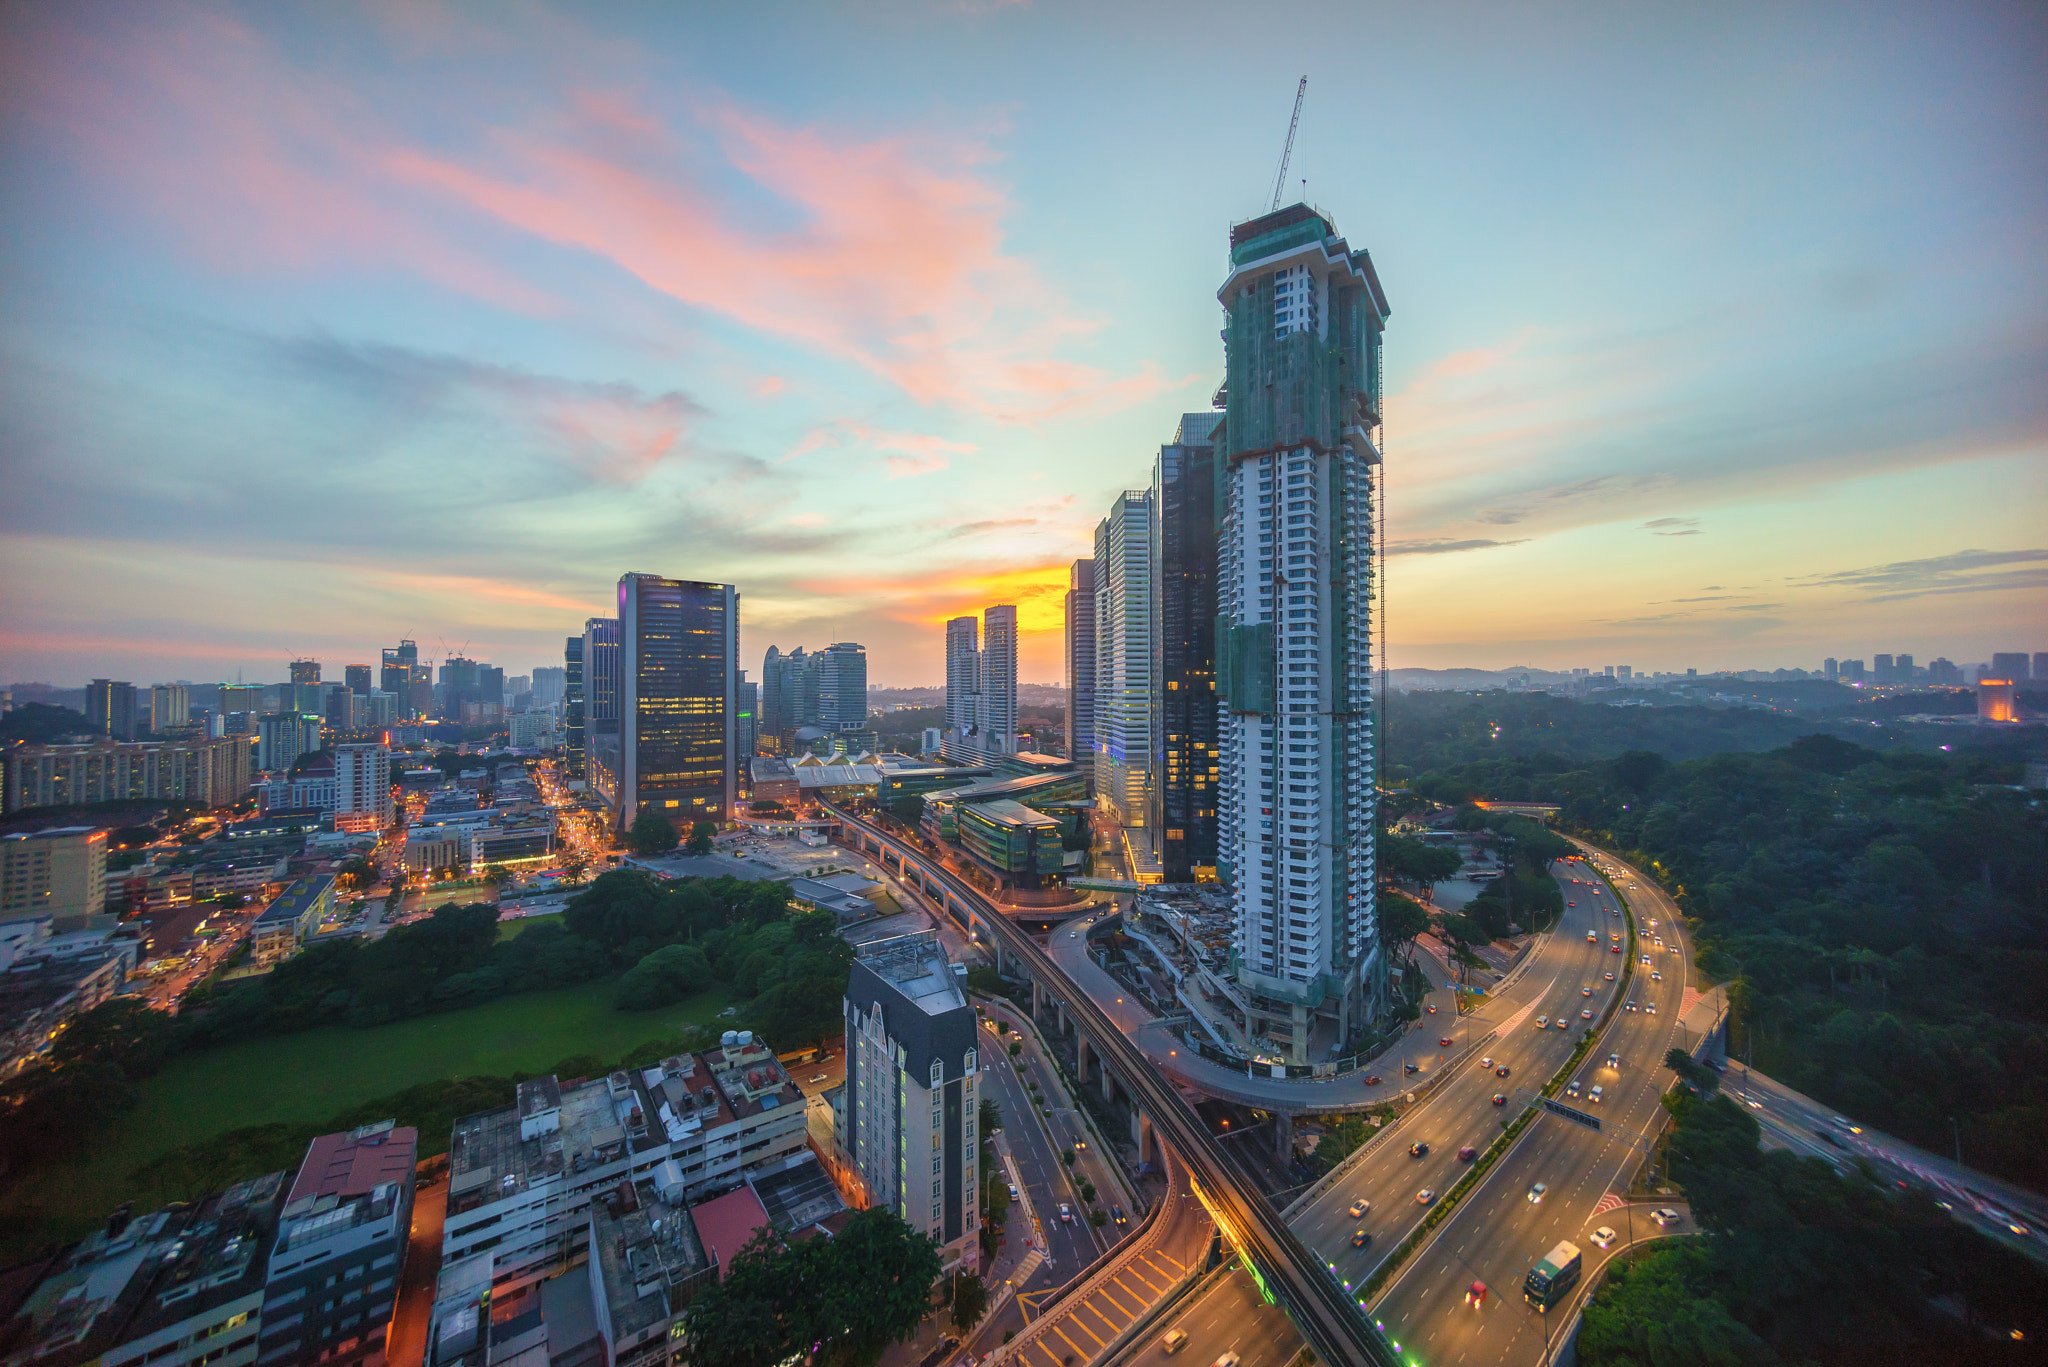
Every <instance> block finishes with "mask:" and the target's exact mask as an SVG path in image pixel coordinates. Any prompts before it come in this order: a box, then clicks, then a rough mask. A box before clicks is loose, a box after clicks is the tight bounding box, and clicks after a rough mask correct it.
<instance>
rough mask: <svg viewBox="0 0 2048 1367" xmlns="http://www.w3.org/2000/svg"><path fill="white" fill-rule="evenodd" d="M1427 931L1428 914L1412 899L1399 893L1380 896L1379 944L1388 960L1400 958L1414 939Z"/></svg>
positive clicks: (1412, 943)
mask: <svg viewBox="0 0 2048 1367" xmlns="http://www.w3.org/2000/svg"><path fill="white" fill-rule="evenodd" d="M1428 929H1429V913H1428V912H1426V911H1424V910H1423V909H1422V907H1421V904H1419V903H1418V902H1416V900H1415V899H1414V898H1412V897H1403V896H1402V895H1401V894H1399V893H1382V894H1381V895H1380V944H1381V945H1383V946H1385V948H1386V952H1387V957H1388V959H1389V960H1395V959H1400V958H1402V957H1403V956H1404V955H1405V953H1406V952H1407V950H1408V949H1409V948H1410V947H1411V946H1413V945H1414V943H1415V937H1416V936H1418V935H1420V934H1421V933H1422V932H1423V931H1425V930H1428Z"/></svg>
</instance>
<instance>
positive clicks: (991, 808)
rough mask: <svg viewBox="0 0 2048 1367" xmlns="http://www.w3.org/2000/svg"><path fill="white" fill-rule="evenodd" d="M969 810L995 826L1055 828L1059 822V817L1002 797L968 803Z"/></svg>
mask: <svg viewBox="0 0 2048 1367" xmlns="http://www.w3.org/2000/svg"><path fill="white" fill-rule="evenodd" d="M969 810H970V811H972V812H973V813H974V815H975V817H976V818H978V819H980V820H982V821H987V822H990V823H992V824H994V825H997V826H1017V827H1026V826H1052V827H1055V828H1057V827H1058V826H1059V824H1060V823H1059V818H1057V817H1051V816H1047V815H1046V814H1045V813H1044V812H1034V811H1032V810H1031V809H1030V808H1029V807H1026V806H1025V805H1024V804H1023V803H1021V802H1012V801H1010V800H1009V799H1008V798H1002V799H999V800H997V801H995V802H975V803H970V804H969Z"/></svg>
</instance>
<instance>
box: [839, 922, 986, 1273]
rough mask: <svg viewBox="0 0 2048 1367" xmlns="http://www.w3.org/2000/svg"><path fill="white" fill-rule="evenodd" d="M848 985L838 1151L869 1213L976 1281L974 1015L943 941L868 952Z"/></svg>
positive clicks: (906, 942)
mask: <svg viewBox="0 0 2048 1367" xmlns="http://www.w3.org/2000/svg"><path fill="white" fill-rule="evenodd" d="M855 954H856V955H857V956H858V957H857V958H855V960H854V962H853V966H852V969H851V972H850V974H849V976H848V980H847V984H846V1041H847V1046H846V1091H845V1114H846V1124H845V1128H844V1129H843V1130H842V1131H840V1133H839V1139H838V1143H839V1148H840V1150H841V1152H842V1153H843V1154H844V1155H845V1159H846V1162H847V1164H848V1166H850V1167H851V1168H852V1169H853V1171H855V1172H856V1173H858V1174H859V1177H860V1182H861V1185H862V1186H863V1187H864V1188H865V1189H866V1193H867V1198H868V1203H869V1204H870V1205H874V1206H888V1207H890V1208H891V1209H893V1210H894V1211H895V1212H896V1213H897V1214H898V1215H900V1216H902V1217H903V1219H904V1220H905V1221H907V1222H908V1223H909V1224H910V1226H911V1228H913V1229H917V1230H921V1231H923V1232H924V1233H926V1234H928V1235H930V1236H931V1238H932V1241H933V1242H934V1243H936V1244H938V1245H939V1255H940V1258H941V1259H942V1261H943V1263H944V1265H945V1267H946V1269H947V1270H948V1271H951V1270H953V1269H955V1268H964V1269H965V1270H967V1271H969V1272H973V1271H976V1270H978V1268H979V1265H980V1262H979V1258H980V1254H979V1247H980V1246H979V1241H978V1230H977V1226H976V1223H975V1221H976V1218H977V1210H978V1208H979V1201H978V1193H979V1191H980V1187H981V1169H980V1158H979V1155H980V1152H981V1143H980V1137H979V1136H978V1135H977V1134H976V1133H975V1126H976V1124H977V1122H978V1120H979V1111H980V1107H979V1105H978V1101H979V1097H978V1095H977V1093H976V1089H975V1083H976V1081H977V1074H978V1071H979V1070H978V1068H977V1066H976V1058H977V1055H976V1049H975V1033H974V1008H973V1007H971V1006H969V1005H968V1004H967V997H966V994H965V993H964V992H963V991H962V990H961V981H962V980H961V978H960V977H959V976H958V975H957V974H955V973H954V972H953V965H952V964H950V963H948V962H947V961H946V954H945V951H944V950H943V949H942V948H941V947H940V945H939V943H938V936H937V933H936V932H933V931H921V932H919V933H918V934H915V935H903V936H898V937H896V938H894V939H889V940H878V941H874V942H872V943H870V944H866V945H862V946H860V947H859V948H858V949H857V950H855Z"/></svg>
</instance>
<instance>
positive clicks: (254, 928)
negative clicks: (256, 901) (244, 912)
mask: <svg viewBox="0 0 2048 1367" xmlns="http://www.w3.org/2000/svg"><path fill="white" fill-rule="evenodd" d="M333 909H334V875H333V874H331V873H314V874H308V875H307V876H306V877H304V878H301V879H300V880H299V881H298V882H296V883H294V884H292V885H291V886H290V887H288V888H286V889H285V890H284V891H283V892H282V893H280V894H279V895H278V898H277V900H276V901H275V902H272V903H271V904H270V905H269V906H268V907H266V908H265V909H264V912H263V914H262V915H261V916H258V917H257V918H256V920H255V922H254V924H252V925H251V926H250V927H249V957H250V958H251V959H252V960H253V961H254V962H255V963H257V964H258V965H263V964H274V963H276V962H278V961H279V960H280V959H289V958H290V957H291V956H292V955H294V954H296V953H298V952H299V949H300V947H301V946H303V945H304V944H305V943H306V941H308V940H310V939H312V938H313V937H314V936H315V935H317V934H319V932H320V923H321V921H323V920H325V919H326V918H327V914H328V913H329V912H330V911H332V910H333Z"/></svg>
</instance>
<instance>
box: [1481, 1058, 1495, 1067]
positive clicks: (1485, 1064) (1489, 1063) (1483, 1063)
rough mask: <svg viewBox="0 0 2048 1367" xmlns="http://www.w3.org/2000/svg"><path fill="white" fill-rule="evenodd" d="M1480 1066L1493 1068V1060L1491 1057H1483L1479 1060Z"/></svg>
mask: <svg viewBox="0 0 2048 1367" xmlns="http://www.w3.org/2000/svg"><path fill="white" fill-rule="evenodd" d="M1479 1066H1480V1067H1481V1068H1491V1067H1492V1066H1493V1060H1492V1059H1490V1058H1483V1059H1481V1060H1479Z"/></svg>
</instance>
